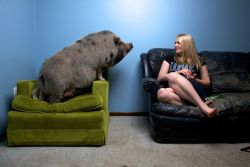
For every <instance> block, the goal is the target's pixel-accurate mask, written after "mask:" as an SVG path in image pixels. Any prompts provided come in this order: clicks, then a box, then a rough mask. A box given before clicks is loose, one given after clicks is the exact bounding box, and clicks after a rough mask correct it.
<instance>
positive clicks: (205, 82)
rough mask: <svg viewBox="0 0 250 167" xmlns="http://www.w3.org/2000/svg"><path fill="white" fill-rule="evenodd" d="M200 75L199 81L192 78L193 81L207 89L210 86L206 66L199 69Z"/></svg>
mask: <svg viewBox="0 0 250 167" xmlns="http://www.w3.org/2000/svg"><path fill="white" fill-rule="evenodd" d="M200 75H201V79H199V78H196V77H194V78H193V79H194V80H195V81H196V82H198V83H200V84H201V85H203V86H204V87H205V88H209V86H210V78H209V74H208V70H207V66H206V65H203V66H202V67H201V68H200Z"/></svg>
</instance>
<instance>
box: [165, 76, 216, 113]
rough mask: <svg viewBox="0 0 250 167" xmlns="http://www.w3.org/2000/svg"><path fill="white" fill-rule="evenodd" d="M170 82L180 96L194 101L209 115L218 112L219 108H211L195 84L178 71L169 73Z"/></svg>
mask: <svg viewBox="0 0 250 167" xmlns="http://www.w3.org/2000/svg"><path fill="white" fill-rule="evenodd" d="M168 84H169V86H170V87H171V88H172V89H173V90H174V91H175V93H176V94H177V95H178V96H180V97H181V98H183V99H184V100H187V101H190V102H192V103H194V104H195V105H196V106H197V107H199V108H200V110H201V111H203V112H204V113H205V114H206V115H207V116H208V117H213V116H214V115H215V114H216V112H217V109H216V108H210V107H209V106H208V105H207V104H206V103H204V102H203V101H202V99H201V98H200V96H199V95H198V94H197V92H196V90H195V89H194V87H193V85H192V84H191V83H190V82H189V81H188V80H187V79H186V78H184V77H183V76H181V75H179V74H177V73H170V74H169V75H168Z"/></svg>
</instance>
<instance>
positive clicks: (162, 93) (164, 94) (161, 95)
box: [157, 88, 170, 102]
mask: <svg viewBox="0 0 250 167" xmlns="http://www.w3.org/2000/svg"><path fill="white" fill-rule="evenodd" d="M157 98H158V100H159V101H160V102H166V101H169V99H170V92H169V90H168V89H165V88H161V89H159V90H158V92H157Z"/></svg>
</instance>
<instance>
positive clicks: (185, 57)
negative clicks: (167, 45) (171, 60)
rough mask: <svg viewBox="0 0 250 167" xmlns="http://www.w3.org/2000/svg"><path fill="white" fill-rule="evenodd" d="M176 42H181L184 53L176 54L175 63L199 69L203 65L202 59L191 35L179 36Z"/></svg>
mask: <svg viewBox="0 0 250 167" xmlns="http://www.w3.org/2000/svg"><path fill="white" fill-rule="evenodd" d="M176 40H177V41H179V42H180V45H181V46H182V47H183V52H181V53H176V54H175V61H176V63H177V64H189V65H195V66H196V67H197V69H199V68H200V67H201V66H202V65H201V61H202V60H201V58H200V56H199V55H198V53H197V50H196V46H195V42H194V40H193V38H192V36H191V35H189V34H179V35H177V36H176Z"/></svg>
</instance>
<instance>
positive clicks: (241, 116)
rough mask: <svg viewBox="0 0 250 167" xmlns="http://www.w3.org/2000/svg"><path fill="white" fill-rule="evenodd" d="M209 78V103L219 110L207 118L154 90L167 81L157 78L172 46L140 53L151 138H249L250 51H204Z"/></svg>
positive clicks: (161, 140) (202, 53)
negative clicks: (159, 98)
mask: <svg viewBox="0 0 250 167" xmlns="http://www.w3.org/2000/svg"><path fill="white" fill-rule="evenodd" d="M199 55H200V56H201V57H203V59H204V61H205V62H206V64H207V66H208V71H209V75H210V79H211V88H210V91H209V96H210V97H211V98H216V99H213V103H212V104H210V105H211V106H213V107H216V108H217V109H218V110H219V112H218V113H217V114H216V115H215V117H213V118H208V117H207V116H206V115H205V114H203V113H202V112H201V111H200V110H199V109H198V108H197V107H195V106H189V105H182V106H177V105H173V104H163V103H160V102H158V101H157V97H156V92H157V90H158V89H159V88H160V87H161V86H166V85H167V83H158V82H157V81H156V78H157V75H158V72H159V69H160V67H161V63H162V61H163V60H164V59H165V60H168V59H169V58H170V57H171V56H174V50H173V49H165V48H154V49H151V50H149V51H148V52H147V53H142V54H141V63H142V68H143V77H142V85H143V88H144V90H145V91H147V92H149V96H150V98H149V126H150V131H151V135H152V137H153V139H154V140H155V141H156V142H159V143H171V142H175V143H176V142H185V143H186V142H249V141H250V53H249V52H248V53H243V52H224V51H223V52H222V51H221V52H214V51H203V52H200V53H199Z"/></svg>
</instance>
